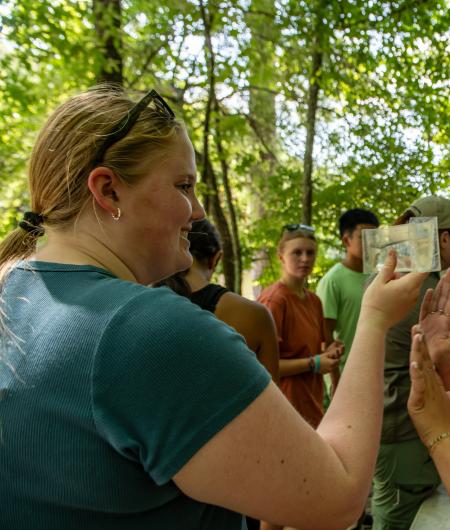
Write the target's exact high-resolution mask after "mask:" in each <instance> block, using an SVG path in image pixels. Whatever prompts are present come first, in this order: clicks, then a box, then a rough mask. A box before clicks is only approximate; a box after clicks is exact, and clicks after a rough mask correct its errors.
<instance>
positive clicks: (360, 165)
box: [0, 0, 450, 285]
mask: <svg viewBox="0 0 450 530" xmlns="http://www.w3.org/2000/svg"><path fill="white" fill-rule="evenodd" d="M200 4H201V0H184V1H180V0H166V1H165V2H164V3H162V4H161V3H160V2H154V1H153V0H123V1H122V29H121V34H120V35H119V36H118V41H117V42H119V40H120V42H121V51H122V58H123V65H124V66H123V78H124V84H125V86H126V87H129V88H133V89H138V90H146V89H147V88H148V87H150V86H155V88H157V89H158V90H159V91H160V92H161V93H162V94H163V95H164V97H166V98H167V99H168V100H169V101H170V103H171V105H173V106H174V107H175V108H176V111H177V113H178V114H180V115H182V116H183V118H184V120H185V121H186V123H187V126H188V128H189V129H190V132H191V136H192V139H193V141H194V144H195V147H196V149H197V151H198V152H199V155H200V157H199V164H200V166H201V164H202V158H201V155H202V152H203V151H202V150H203V144H202V139H203V134H204V118H205V108H206V103H207V98H208V89H209V79H208V75H207V74H208V71H207V61H206V55H205V33H204V25H203V22H202V17H201V10H200ZM203 4H204V6H206V7H207V10H208V13H209V16H210V22H211V32H212V35H211V37H212V46H213V50H214V55H215V66H214V75H215V85H216V91H217V102H218V106H217V108H215V109H214V110H213V114H212V116H211V129H210V131H209V135H210V140H211V141H210V146H211V152H210V157H211V161H212V163H213V165H214V168H215V169H216V171H217V174H218V175H219V176H221V175H222V166H221V162H223V161H224V160H226V162H227V166H228V170H229V173H228V177H229V179H230V181H231V185H232V193H233V200H234V205H235V208H236V210H237V217H238V224H239V236H240V241H241V246H242V252H243V259H244V266H245V268H249V267H251V266H252V265H253V260H254V258H255V256H256V255H257V254H258V252H259V251H260V250H261V249H266V250H267V253H268V256H269V266H268V267H267V268H266V270H265V273H264V274H263V276H262V278H261V280H260V281H261V283H263V284H264V285H265V284H267V283H268V282H270V281H273V279H274V278H276V275H277V274H278V272H277V259H276V252H275V246H276V241H277V239H278V237H279V233H280V229H281V226H282V225H283V224H285V223H288V222H293V221H296V220H299V219H300V218H301V206H300V205H301V197H302V189H301V182H302V178H303V163H302V160H303V154H304V149H305V124H306V110H307V108H306V104H307V102H306V94H307V89H308V83H309V82H310V80H311V54H312V51H313V49H319V50H320V52H321V54H322V57H323V61H322V66H321V69H320V71H319V73H318V76H317V80H318V83H319V86H320V92H319V106H318V112H317V116H316V141H315V146H314V162H315V165H314V173H313V223H314V225H315V226H316V227H317V231H318V235H319V239H320V240H321V244H320V249H321V254H320V257H319V260H318V265H317V273H318V275H320V274H321V273H322V272H323V271H324V270H325V269H326V267H328V266H329V264H330V263H331V262H332V261H333V260H334V259H336V257H337V256H338V254H339V249H340V243H339V241H338V238H337V234H336V232H337V229H336V222H337V218H338V217H339V215H340V213H341V212H342V211H344V210H345V209H348V208H350V207H355V206H361V207H366V208H369V209H373V210H374V211H376V212H377V213H378V214H379V216H380V218H381V219H382V221H383V222H391V221H392V220H393V219H394V218H395V217H396V215H397V214H398V212H399V211H401V210H403V209H404V208H405V207H406V206H407V205H408V203H409V202H411V201H412V200H413V199H415V198H416V197H417V196H419V195H421V194H424V193H430V192H432V193H448V187H449V185H450V179H449V176H448V175H449V169H450V167H449V166H450V162H449V161H450V157H449V156H448V155H449V153H448V147H449V144H450V125H449V123H450V120H449V114H450V103H449V101H450V98H449V95H450V94H449V86H450V85H449V80H448V72H449V71H450V54H449V51H450V50H449V44H448V43H449V42H450V39H449V30H448V28H449V27H450V24H449V23H450V15H449V10H448V2H447V1H446V0H428V1H426V0H425V1H424V0H391V1H389V2H387V1H384V0H383V1H380V2H376V1H374V0H369V1H367V0H329V1H325V0H312V1H306V0H277V1H275V2H273V1H271V0H210V1H208V2H207V1H206V0H205V1H204V2H203ZM0 16H1V26H2V37H1V40H0V67H1V73H0V93H1V95H2V97H1V98H0V131H1V132H0V139H1V141H0V179H1V183H2V186H1V188H0V207H1V209H2V216H1V218H0V235H1V234H4V233H5V232H6V231H7V230H8V229H9V228H10V227H11V225H13V224H14V223H15V222H16V221H17V216H19V215H20V212H22V211H23V210H24V209H25V208H26V204H27V198H26V183H25V172H26V160H27V158H28V156H29V153H30V150H31V147H32V144H33V141H34V138H35V135H36V131H37V130H38V129H39V127H40V126H41V124H42V122H43V120H44V119H45V116H46V115H47V114H48V113H49V112H50V111H51V109H52V108H54V107H55V106H56V105H57V104H58V103H59V102H60V101H61V100H63V99H65V98H66V97H67V96H68V95H70V94H71V93H73V92H76V91H79V90H81V89H84V88H86V87H87V86H89V85H92V84H93V83H94V82H95V79H96V78H97V74H98V72H99V71H100V70H101V68H102V67H103V66H105V65H104V64H103V62H102V61H103V60H104V56H103V55H102V50H101V49H100V48H99V47H98V46H97V39H96V35H95V29H94V28H95V24H94V18H93V14H92V9H91V3H89V2H87V1H83V0H53V1H52V2H50V1H48V0H39V1H38V0H10V1H7V2H4V3H3V4H2V5H1V6H0ZM111 31H112V30H111ZM119 37H120V39H119ZM217 133H220V137H221V140H222V145H223V152H222V153H219V152H218V150H217V146H216V145H215V142H214V139H215V138H216V136H217ZM200 190H201V191H202V192H203V193H205V194H207V193H210V191H208V190H207V189H206V188H205V187H203V188H202V187H201V186H200ZM224 190H225V188H224V183H223V181H220V182H219V194H220V195H221V201H222V204H223V205H225V200H224Z"/></svg>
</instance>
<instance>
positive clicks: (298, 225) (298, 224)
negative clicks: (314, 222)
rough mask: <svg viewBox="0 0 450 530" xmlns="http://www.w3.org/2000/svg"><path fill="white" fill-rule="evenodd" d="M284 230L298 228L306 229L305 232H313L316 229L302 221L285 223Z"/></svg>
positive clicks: (289, 230)
mask: <svg viewBox="0 0 450 530" xmlns="http://www.w3.org/2000/svg"><path fill="white" fill-rule="evenodd" d="M283 230H287V231H288V232H295V231H296V230H304V231H305V232H311V233H312V234H313V233H314V232H315V231H316V229H315V228H314V227H312V226H309V225H304V224H301V223H293V224H289V225H284V226H283Z"/></svg>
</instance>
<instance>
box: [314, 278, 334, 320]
mask: <svg viewBox="0 0 450 530" xmlns="http://www.w3.org/2000/svg"><path fill="white" fill-rule="evenodd" d="M316 292H317V296H318V297H319V298H320V300H321V302H322V308H323V316H324V318H332V319H334V320H337V318H338V314H339V307H338V306H339V289H338V285H337V284H336V282H335V281H334V279H333V277H332V276H331V275H330V274H329V273H328V274H325V276H324V277H323V278H322V279H321V280H320V281H319V283H318V285H317V290H316Z"/></svg>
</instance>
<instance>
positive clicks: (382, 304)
mask: <svg viewBox="0 0 450 530" xmlns="http://www.w3.org/2000/svg"><path fill="white" fill-rule="evenodd" d="M396 264H397V254H396V252H395V251H394V250H391V251H390V252H389V254H388V255H387V257H386V260H385V262H384V265H383V268H382V269H381V271H380V272H379V274H378V275H377V276H376V278H375V279H374V281H373V282H372V283H371V284H370V285H369V287H368V288H367V290H366V292H365V293H364V296H363V300H362V304H361V316H360V319H361V318H364V319H368V321H369V322H370V323H371V324H373V325H374V326H379V327H381V328H382V329H384V330H387V329H389V328H390V327H392V326H393V325H394V324H396V323H397V322H398V321H400V320H401V319H402V318H404V317H405V316H406V315H407V314H408V312H409V311H410V310H411V309H412V308H413V306H414V304H415V303H416V301H417V297H418V296H419V291H420V286H421V285H422V282H423V280H424V279H425V278H426V276H427V275H428V273H426V272H410V273H408V274H404V275H399V274H398V273H395V272H394V271H395V266H396Z"/></svg>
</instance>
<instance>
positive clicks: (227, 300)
mask: <svg viewBox="0 0 450 530" xmlns="http://www.w3.org/2000/svg"><path fill="white" fill-rule="evenodd" d="M215 315H216V317H217V318H219V319H220V320H222V321H223V322H225V323H226V324H228V325H229V326H231V327H233V328H234V329H235V330H236V331H237V332H238V333H240V334H241V335H243V337H244V338H245V342H246V343H247V346H248V347H249V348H250V349H251V350H252V351H254V352H255V353H256V356H257V358H258V361H259V362H260V363H261V364H262V365H263V366H264V367H265V368H266V370H267V371H268V372H269V373H270V375H271V376H272V380H273V381H274V382H275V383H276V384H278V383H279V381H280V372H279V366H278V361H279V352H278V338H277V330H276V328H275V322H274V321H273V318H272V314H271V313H270V311H269V310H268V309H267V308H266V307H265V306H263V305H262V304H260V303H258V302H253V301H252V300H248V299H247V298H245V297H243V296H240V295H238V294H236V293H231V292H229V293H225V294H224V295H223V296H222V297H221V298H220V300H219V303H218V304H217V307H216V311H215Z"/></svg>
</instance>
